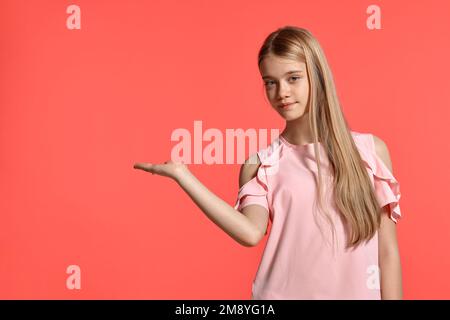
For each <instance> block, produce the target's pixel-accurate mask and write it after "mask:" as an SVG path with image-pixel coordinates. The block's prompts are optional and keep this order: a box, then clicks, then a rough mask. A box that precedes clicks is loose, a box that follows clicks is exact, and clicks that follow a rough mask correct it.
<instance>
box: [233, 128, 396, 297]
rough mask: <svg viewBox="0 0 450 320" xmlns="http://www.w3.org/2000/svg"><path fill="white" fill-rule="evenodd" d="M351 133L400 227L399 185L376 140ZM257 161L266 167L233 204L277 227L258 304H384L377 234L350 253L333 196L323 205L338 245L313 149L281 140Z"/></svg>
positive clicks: (327, 177)
mask: <svg viewBox="0 0 450 320" xmlns="http://www.w3.org/2000/svg"><path fill="white" fill-rule="evenodd" d="M350 132H351V135H352V137H353V139H354V141H355V144H356V146H357V148H358V150H359V152H360V155H361V157H362V159H363V162H364V164H365V166H366V168H367V172H368V173H369V177H370V179H371V182H372V185H373V187H374V190H375V194H376V197H377V199H378V202H379V204H380V206H381V207H384V206H388V208H389V213H390V218H391V219H392V220H393V221H394V222H397V221H398V219H399V218H400V217H401V213H400V206H399V199H400V187H399V183H398V182H397V180H396V179H395V178H394V176H393V175H392V173H391V172H390V171H389V169H388V168H387V167H386V165H385V164H384V162H383V161H382V160H381V159H380V158H379V157H378V155H377V154H376V152H375V143H374V139H373V136H372V135H371V134H370V133H357V132H354V131H350ZM319 150H320V152H321V153H320V159H321V164H323V165H322V167H321V168H322V169H323V170H322V171H321V172H322V176H323V178H324V179H323V180H322V181H323V183H324V184H325V189H324V190H326V191H330V190H331V188H330V187H329V186H331V182H332V176H331V174H329V173H330V172H331V171H330V170H329V166H328V165H329V162H328V159H327V157H326V155H325V150H324V149H323V146H322V144H320V143H319ZM257 155H258V157H259V159H260V161H261V165H260V166H259V168H258V171H257V174H256V176H255V177H254V178H253V179H251V180H250V181H248V182H247V183H245V184H244V185H243V186H242V187H241V188H240V189H239V192H238V197H237V201H236V205H235V209H237V210H239V211H240V210H241V209H242V208H244V207H245V206H248V205H251V204H256V205H260V206H263V207H264V208H266V209H267V210H268V212H269V217H270V221H271V228H270V232H269V236H268V239H267V243H266V246H265V248H264V252H263V255H262V259H261V262H260V265H259V267H258V270H257V272H256V276H255V278H254V280H253V284H252V299H271V300H275V299H286V300H289V299H326V300H331V299H380V298H381V296H380V277H379V267H378V233H377V234H376V235H375V236H374V237H373V238H372V239H371V240H370V241H369V242H367V243H363V244H362V245H360V246H359V247H357V248H356V249H355V248H353V249H346V248H345V244H346V232H345V230H344V224H343V223H342V220H341V218H340V216H339V215H338V210H337V207H336V206H335V204H334V202H333V201H332V196H331V195H329V194H328V193H326V195H325V196H324V205H325V206H326V208H327V209H328V211H329V214H330V215H331V219H332V221H333V224H334V226H335V231H336V235H335V238H334V241H333V237H332V231H331V226H330V224H329V223H328V222H327V221H326V220H325V219H324V218H323V217H324V216H323V214H322V212H318V211H317V209H316V207H315V206H314V205H315V201H316V200H317V199H316V198H317V197H316V193H315V192H316V181H315V177H317V175H318V171H317V165H316V162H315V157H314V144H313V143H310V144H306V145H293V144H290V143H289V142H288V141H287V140H286V139H284V138H283V137H282V136H281V135H280V136H278V137H277V138H276V139H275V140H274V141H273V142H272V143H271V144H270V145H269V146H268V147H267V148H265V149H262V150H260V151H258V152H257ZM330 193H331V192H330ZM267 233H268V232H267V231H266V234H267ZM322 233H323V235H322Z"/></svg>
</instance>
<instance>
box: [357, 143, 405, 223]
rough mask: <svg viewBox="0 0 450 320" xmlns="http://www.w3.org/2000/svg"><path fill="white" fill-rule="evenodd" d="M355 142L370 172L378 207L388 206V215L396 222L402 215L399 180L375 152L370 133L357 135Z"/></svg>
mask: <svg viewBox="0 0 450 320" xmlns="http://www.w3.org/2000/svg"><path fill="white" fill-rule="evenodd" d="M356 142H358V143H357V145H359V146H360V153H361V156H362V159H363V161H364V163H365V164H366V167H367V169H368V171H369V172H370V174H371V180H372V182H373V187H374V192H375V196H376V198H377V200H378V203H379V205H380V207H381V208H383V207H385V206H388V212H389V217H390V218H391V220H393V221H394V222H395V223H397V222H398V220H399V219H400V218H401V216H402V215H401V212H400V204H399V201H400V197H401V193H400V184H399V182H398V181H397V179H396V178H395V177H394V176H393V174H392V172H391V171H390V170H389V168H388V167H387V166H386V164H385V163H384V161H383V160H381V159H380V157H379V156H378V154H377V153H376V149H375V140H374V138H373V135H372V134H364V135H361V136H358V138H357V140H356Z"/></svg>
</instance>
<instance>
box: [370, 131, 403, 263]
mask: <svg viewBox="0 0 450 320" xmlns="http://www.w3.org/2000/svg"><path fill="white" fill-rule="evenodd" d="M373 137H374V142H375V152H376V153H377V155H378V157H379V158H380V159H381V160H382V161H383V162H384V164H386V167H387V168H388V169H389V170H390V171H391V173H393V169H392V161H391V158H390V155H389V149H388V147H387V145H386V143H385V142H384V141H383V140H381V139H380V138H378V137H377V136H375V135H374V136H373ZM378 248H379V251H380V255H381V256H383V255H385V254H391V253H397V252H398V245H397V228H396V224H395V222H394V221H392V219H391V218H390V217H389V208H388V206H384V207H383V208H381V222H380V229H379V230H378Z"/></svg>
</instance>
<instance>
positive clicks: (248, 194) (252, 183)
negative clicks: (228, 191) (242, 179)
mask: <svg viewBox="0 0 450 320" xmlns="http://www.w3.org/2000/svg"><path fill="white" fill-rule="evenodd" d="M267 192H268V188H267V180H266V176H265V174H264V167H263V165H262V164H261V165H260V166H259V168H258V170H257V173H256V175H255V177H253V178H252V179H251V180H249V181H247V182H246V183H245V184H244V185H243V186H242V187H240V188H239V191H238V195H237V200H236V204H235V206H234V209H236V210H238V211H241V209H243V208H244V207H246V206H248V205H251V204H258V205H260V206H262V207H264V208H265V209H266V210H267V211H269V204H268V201H267Z"/></svg>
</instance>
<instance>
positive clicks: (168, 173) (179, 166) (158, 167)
mask: <svg viewBox="0 0 450 320" xmlns="http://www.w3.org/2000/svg"><path fill="white" fill-rule="evenodd" d="M133 168H135V169H140V170H144V171H147V172H150V173H151V174H158V175H160V176H165V177H169V178H172V179H177V178H178V176H179V175H180V174H181V173H182V172H183V171H185V170H187V166H186V165H185V164H184V163H183V162H175V161H172V160H168V161H166V162H164V163H161V164H152V163H147V162H137V163H135V164H134V166H133Z"/></svg>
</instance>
